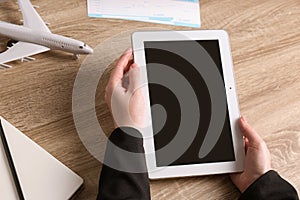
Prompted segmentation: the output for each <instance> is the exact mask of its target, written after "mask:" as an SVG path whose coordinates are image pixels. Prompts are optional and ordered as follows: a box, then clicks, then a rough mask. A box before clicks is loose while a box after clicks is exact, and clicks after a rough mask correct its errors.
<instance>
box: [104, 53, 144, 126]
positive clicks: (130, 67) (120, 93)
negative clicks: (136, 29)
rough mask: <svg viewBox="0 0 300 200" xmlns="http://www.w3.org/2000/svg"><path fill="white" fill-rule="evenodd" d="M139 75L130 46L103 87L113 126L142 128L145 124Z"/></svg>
mask: <svg viewBox="0 0 300 200" xmlns="http://www.w3.org/2000/svg"><path fill="white" fill-rule="evenodd" d="M127 72H128V74H127ZM140 77H141V75H140V69H139V67H138V66H137V64H135V63H134V62H133V52H132V49H131V48H130V49H128V50H126V51H125V52H124V53H123V55H122V56H121V57H120V59H119V61H118V63H117V64H116V66H115V68H114V69H113V71H112V73H111V76H110V79H109V81H108V84H107V86H106V88H105V100H106V103H107V105H108V107H109V108H110V111H111V113H112V116H113V118H114V124H115V128H117V127H120V126H130V127H134V128H142V127H143V126H144V125H145V121H146V105H145V100H144V96H143V93H142V84H141V80H140V79H141V78H140Z"/></svg>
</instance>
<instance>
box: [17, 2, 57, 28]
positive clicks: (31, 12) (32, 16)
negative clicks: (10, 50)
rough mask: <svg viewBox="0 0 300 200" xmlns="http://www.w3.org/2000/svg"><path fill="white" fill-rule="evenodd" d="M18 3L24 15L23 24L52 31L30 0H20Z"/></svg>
mask: <svg viewBox="0 0 300 200" xmlns="http://www.w3.org/2000/svg"><path fill="white" fill-rule="evenodd" d="M18 4H19V6H20V9H21V12H22V15H23V26H25V27H28V28H31V29H33V30H36V31H46V32H51V31H50V30H49V28H48V27H47V25H46V24H45V22H44V21H43V19H42V18H41V16H40V15H39V14H38V13H37V12H36V10H35V9H34V8H33V6H32V4H31V3H30V1H29V0H18Z"/></svg>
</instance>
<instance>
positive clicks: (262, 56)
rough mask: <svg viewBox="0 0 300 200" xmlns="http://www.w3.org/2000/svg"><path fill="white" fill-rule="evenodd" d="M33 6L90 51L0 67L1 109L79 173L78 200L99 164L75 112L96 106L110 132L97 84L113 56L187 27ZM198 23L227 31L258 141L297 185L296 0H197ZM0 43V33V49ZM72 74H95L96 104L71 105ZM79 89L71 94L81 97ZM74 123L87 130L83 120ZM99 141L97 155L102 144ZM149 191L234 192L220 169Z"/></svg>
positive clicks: (14, 11) (16, 16) (210, 195)
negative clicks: (142, 36) (138, 35)
mask: <svg viewBox="0 0 300 200" xmlns="http://www.w3.org/2000/svg"><path fill="white" fill-rule="evenodd" d="M32 3H33V4H36V5H39V6H40V8H38V12H39V13H40V15H41V16H42V18H43V19H44V20H45V21H46V22H49V23H50V24H51V25H50V29H51V30H52V32H53V33H57V34H61V35H65V36H69V37H72V38H75V39H79V40H82V41H85V42H86V43H87V44H89V45H90V46H92V47H93V48H95V50H96V51H95V52H96V54H95V55H97V56H95V55H94V56H87V57H86V56H81V57H80V58H79V59H78V60H74V59H73V58H72V55H70V54H68V53H64V52H60V51H52V52H47V53H44V54H39V55H36V56H34V57H35V58H37V60H36V61H34V62H30V63H28V62H26V63H21V62H20V61H15V62H12V63H10V64H11V65H13V68H12V69H5V70H0V86H1V89H0V115H1V116H3V117H4V118H6V119H7V120H8V121H10V122H11V123H12V124H13V125H15V126H16V127H17V128H19V129H20V130H21V131H23V132H24V133H25V134H26V135H28V136H29V137H30V138H32V139H33V140H34V141H35V142H37V143H38V144H39V145H41V146H42V147H43V148H45V149H46V150H47V151H48V152H50V153H51V154H52V155H54V156H55V157H56V158H57V159H59V160H60V161H61V162H63V163H64V164H66V165H67V166H68V167H69V168H71V169H72V170H74V171H75V172H76V173H78V174H79V175H80V176H81V177H83V178H84V180H85V184H84V186H85V188H84V190H83V191H82V192H81V193H80V194H79V195H78V197H77V198H76V199H78V200H81V199H84V200H90V199H95V197H96V195H97V190H98V178H99V173H100V170H101V163H100V162H99V161H97V159H96V158H94V157H93V156H92V155H91V153H90V151H88V148H86V147H85V146H84V145H83V142H82V140H81V139H80V138H81V137H82V135H81V136H80V134H79V133H78V130H77V129H76V128H75V123H74V119H75V118H74V117H73V116H74V113H75V114H76V113H79V114H82V116H84V115H85V114H84V113H87V116H88V113H89V112H91V110H93V109H94V110H95V111H96V113H97V118H98V121H99V124H100V126H101V128H102V130H103V131H104V133H105V134H107V135H109V133H110V132H111V131H112V130H113V124H112V119H111V116H110V113H109V110H108V108H107V106H106V104H105V102H104V99H103V95H104V94H103V91H104V87H105V84H106V82H107V80H108V77H109V75H110V71H111V67H112V66H113V65H112V64H111V63H113V62H114V61H115V60H116V59H117V58H118V55H119V53H120V52H122V51H123V50H124V49H126V47H127V46H129V45H130V37H129V35H130V32H132V31H134V30H137V29H141V28H142V29H145V28H147V29H156V30H158V29H171V30H188V29H190V28H187V27H175V26H167V25H161V24H151V23H144V22H135V21H124V20H117V19H95V18H88V17H87V9H86V1H83V0H53V1H46V0H32ZM20 19H21V14H20V13H19V12H18V6H17V4H16V3H15V2H14V1H0V20H1V21H7V22H11V23H16V24H20V23H21V22H20ZM201 21H202V27H201V29H225V30H226V31H227V32H228V33H229V36H230V40H231V50H232V56H233V61H234V69H235V77H236V84H237V90H238V96H239V103H240V109H241V113H242V114H243V115H245V116H247V118H248V121H249V122H250V123H251V124H252V125H253V127H254V128H255V129H256V130H257V131H258V132H259V133H260V135H261V136H262V137H263V138H264V140H265V141H266V143H267V145H268V147H269V148H270V151H271V155H272V166H273V168H274V169H275V170H277V171H279V173H280V174H281V175H282V176H283V177H284V178H286V179H287V180H288V181H290V182H291V183H292V184H293V185H294V186H295V188H296V189H297V190H298V191H300V176H299V174H300V162H299V160H300V122H299V119H300V80H299V77H300V57H299V52H300V1H299V0H285V1H282V0H264V1H261V0H249V1H239V0H218V1H209V0H201ZM7 41H8V38H5V37H3V36H0V51H4V50H5V48H6V42H7ZM113 41H118V42H113ZM85 59H86V60H85ZM84 60H85V61H84ZM85 66H88V67H90V68H88V67H87V68H86V67H85ZM79 73H81V74H82V76H83V77H84V76H85V78H86V80H87V82H86V84H87V85H86V87H89V85H88V84H92V83H90V82H89V81H88V80H90V77H93V78H97V77H95V75H94V74H97V73H98V75H99V73H100V74H101V77H98V79H95V80H97V81H98V82H96V84H97V85H98V87H97V88H96V91H94V98H95V99H94V104H93V103H88V102H87V104H86V105H82V106H81V105H79V106H77V107H76V105H75V107H76V110H74V104H73V105H72V100H74V96H73V95H74V91H73V89H74V87H76V84H75V83H76V76H77V74H79ZM82 84H83V85H81V86H83V87H85V85H84V83H82ZM97 85H96V86H97ZM87 93H88V91H82V94H81V95H79V96H77V97H78V98H79V99H80V98H83V99H84V98H85V95H88V94H87ZM72 106H73V109H72ZM91 106H94V108H92V107H91ZM80 125H81V126H82V127H83V130H85V129H84V128H89V121H88V119H86V120H84V119H83V120H82V123H81V124H80ZM86 134H87V135H88V134H89V133H88V132H87V133H86ZM95 140H96V139H95ZM102 142H103V141H102ZM101 147H102V148H101V149H99V154H101V153H100V152H102V154H103V152H104V150H103V149H104V147H105V144H103V145H102V144H101ZM151 195H152V199H237V198H238V197H239V195H240V194H239V192H238V191H237V189H236V188H235V187H234V185H233V184H232V183H231V181H230V179H229V177H228V175H213V176H203V177H192V178H179V179H169V180H159V181H152V182H151Z"/></svg>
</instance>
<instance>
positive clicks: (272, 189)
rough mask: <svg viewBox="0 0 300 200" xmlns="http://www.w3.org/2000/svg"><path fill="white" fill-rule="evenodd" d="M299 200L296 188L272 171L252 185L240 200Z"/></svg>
mask: <svg viewBox="0 0 300 200" xmlns="http://www.w3.org/2000/svg"><path fill="white" fill-rule="evenodd" d="M250 199H251V200H252V199H255V200H281V199H285V200H298V199H299V198H298V194H297V192H296V190H295V188H294V187H293V186H292V185H291V184H289V183H288V182H287V181H285V180H284V179H283V178H281V177H280V176H279V175H278V173H277V172H275V171H273V170H270V171H268V172H266V173H265V174H264V175H262V176H261V177H260V178H258V179H257V180H256V181H255V182H254V183H252V184H251V185H250V186H249V187H248V188H247V189H246V191H245V192H244V193H243V194H242V196H241V197H240V198H239V200H250Z"/></svg>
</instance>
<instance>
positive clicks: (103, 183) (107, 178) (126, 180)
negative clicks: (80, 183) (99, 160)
mask: <svg viewBox="0 0 300 200" xmlns="http://www.w3.org/2000/svg"><path fill="white" fill-rule="evenodd" d="M116 146H117V147H119V148H120V149H123V150H125V151H128V152H133V153H140V154H141V155H143V156H140V157H134V158H132V157H129V156H126V155H122V152H120V151H119V149H118V148H116ZM108 165H109V166H112V167H113V168H111V167H109V166H108ZM114 168H115V169H114ZM135 170H136V172H138V173H135V172H134V171H135ZM119 199H130V200H149V199H150V186H149V178H148V173H147V168H146V162H145V157H144V148H143V139H142V136H141V134H140V133H139V131H137V130H136V129H133V128H129V127H122V128H117V129H116V130H114V131H113V132H112V134H111V136H110V137H109V141H108V143H107V146H106V152H105V158H104V164H103V167H102V171H101V175H100V181H99V192H98V197H97V200H119Z"/></svg>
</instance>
